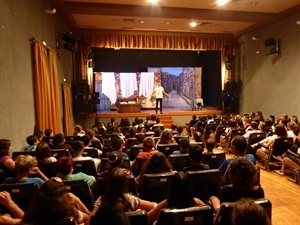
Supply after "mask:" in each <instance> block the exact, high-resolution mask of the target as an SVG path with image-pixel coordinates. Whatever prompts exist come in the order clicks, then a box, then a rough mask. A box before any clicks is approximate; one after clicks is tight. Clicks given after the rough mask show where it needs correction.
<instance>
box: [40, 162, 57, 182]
mask: <svg viewBox="0 0 300 225" xmlns="http://www.w3.org/2000/svg"><path fill="white" fill-rule="evenodd" d="M38 167H39V169H40V171H42V173H43V174H45V176H46V177H48V178H51V177H55V176H56V175H57V173H58V169H57V162H47V163H40V162H39V164H38Z"/></svg>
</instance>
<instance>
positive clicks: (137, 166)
mask: <svg viewBox="0 0 300 225" xmlns="http://www.w3.org/2000/svg"><path fill="white" fill-rule="evenodd" d="M148 160H149V158H144V157H136V158H135V161H136V163H135V166H134V167H133V168H132V172H133V175H134V176H136V177H137V176H138V175H139V174H140V173H141V171H142V169H143V167H144V165H145V163H146V162H147V161H148Z"/></svg>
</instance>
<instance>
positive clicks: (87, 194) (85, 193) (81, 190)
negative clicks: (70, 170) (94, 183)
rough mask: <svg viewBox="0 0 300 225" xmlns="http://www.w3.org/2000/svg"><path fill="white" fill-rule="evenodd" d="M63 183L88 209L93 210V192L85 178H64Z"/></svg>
mask: <svg viewBox="0 0 300 225" xmlns="http://www.w3.org/2000/svg"><path fill="white" fill-rule="evenodd" d="M63 183H64V185H65V186H66V188H67V190H68V191H69V192H71V193H73V194H74V195H75V196H77V197H78V198H79V199H80V200H81V202H82V203H83V204H84V205H85V206H86V207H87V208H88V210H90V211H92V210H93V207H94V205H93V196H92V192H91V189H90V187H89V185H88V183H87V182H86V181H85V180H64V181H63Z"/></svg>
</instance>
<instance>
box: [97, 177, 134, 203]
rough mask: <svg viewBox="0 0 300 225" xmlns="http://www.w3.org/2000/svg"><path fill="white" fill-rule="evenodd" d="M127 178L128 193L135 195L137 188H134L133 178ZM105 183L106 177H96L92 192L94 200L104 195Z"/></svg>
mask: <svg viewBox="0 0 300 225" xmlns="http://www.w3.org/2000/svg"><path fill="white" fill-rule="evenodd" d="M127 178H128V192H129V193H132V194H134V195H137V188H136V183H135V180H134V176H127ZM106 182H107V177H97V183H96V187H95V190H94V191H95V192H94V193H95V197H96V198H97V197H99V196H100V195H102V194H103V193H104V191H105V187H106Z"/></svg>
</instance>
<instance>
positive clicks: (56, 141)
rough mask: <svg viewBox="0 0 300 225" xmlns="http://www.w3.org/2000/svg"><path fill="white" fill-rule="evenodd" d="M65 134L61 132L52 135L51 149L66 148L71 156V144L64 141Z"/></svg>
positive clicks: (72, 152)
mask: <svg viewBox="0 0 300 225" xmlns="http://www.w3.org/2000/svg"><path fill="white" fill-rule="evenodd" d="M65 141H66V140H65V136H64V134H63V133H58V134H55V135H54V138H53V146H52V147H51V148H52V149H68V150H69V152H70V154H71V156H74V151H73V148H72V146H71V145H69V144H67V143H65Z"/></svg>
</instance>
